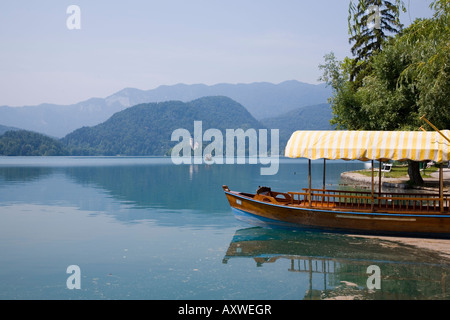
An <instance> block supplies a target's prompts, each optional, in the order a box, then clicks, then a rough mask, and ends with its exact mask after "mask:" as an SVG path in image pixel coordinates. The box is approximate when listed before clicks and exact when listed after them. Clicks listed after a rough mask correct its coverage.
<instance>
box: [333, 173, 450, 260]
mask: <svg viewBox="0 0 450 320" xmlns="http://www.w3.org/2000/svg"><path fill="white" fill-rule="evenodd" d="M358 171H359V170H358ZM443 175H444V192H449V193H450V169H449V168H444V169H443ZM341 178H342V180H344V181H345V182H348V184H349V185H353V186H358V187H363V188H371V183H372V178H371V177H367V176H365V175H363V174H360V173H357V172H356V171H349V172H343V173H342V174H341ZM423 180H424V182H425V184H424V185H423V186H410V185H409V184H408V181H409V177H408V176H405V177H402V178H381V186H382V188H390V189H392V188H397V189H401V190H406V189H414V190H423V191H431V192H438V190H439V172H433V173H432V174H431V178H423ZM374 185H376V186H377V187H378V174H377V175H376V176H374ZM356 236H357V237H363V238H377V239H380V240H384V241H390V242H395V243H401V244H404V245H409V246H413V247H416V248H417V249H418V250H429V251H431V252H435V253H437V254H438V255H439V256H440V257H441V259H443V261H449V262H450V240H449V239H433V238H409V237H395V236H394V237H392V236H364V235H356Z"/></svg>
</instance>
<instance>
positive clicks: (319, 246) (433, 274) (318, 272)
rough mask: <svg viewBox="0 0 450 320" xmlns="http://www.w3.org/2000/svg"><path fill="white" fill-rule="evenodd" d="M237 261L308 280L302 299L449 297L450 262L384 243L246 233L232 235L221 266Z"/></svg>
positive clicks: (339, 237) (256, 230)
mask: <svg viewBox="0 0 450 320" xmlns="http://www.w3.org/2000/svg"><path fill="white" fill-rule="evenodd" d="M237 257H241V258H242V257H246V258H251V259H253V260H254V261H255V266H256V267H264V266H265V265H266V264H271V263H277V264H283V265H286V266H287V271H288V272H292V273H298V274H303V275H305V276H307V277H308V280H309V287H308V288H307V291H306V293H305V296H304V297H302V298H303V299H377V300H378V299H396V300H398V299H448V298H450V291H449V290H447V288H449V285H450V279H449V276H450V261H448V260H446V259H443V258H442V257H441V256H440V255H439V254H437V253H436V252H434V251H431V250H428V249H419V248H416V247H413V246H408V245H405V244H400V243H396V242H392V241H388V240H384V239H383V238H372V239H365V238H359V237H353V236H346V235H340V234H326V233H307V232H297V233H293V232H291V231H282V230H270V229H263V228H249V229H242V230H238V231H236V234H235V237H234V239H233V241H232V242H231V243H230V246H229V248H228V250H227V253H226V256H225V258H224V260H223V262H224V263H228V261H229V260H230V259H232V258H237ZM372 265H375V266H377V267H379V270H380V281H381V282H380V289H373V288H371V287H369V286H368V281H372V280H373V278H370V277H372V276H374V274H373V273H372V272H371V271H370V270H368V268H369V267H370V266H372ZM370 283H372V282H370ZM370 283H369V284H370Z"/></svg>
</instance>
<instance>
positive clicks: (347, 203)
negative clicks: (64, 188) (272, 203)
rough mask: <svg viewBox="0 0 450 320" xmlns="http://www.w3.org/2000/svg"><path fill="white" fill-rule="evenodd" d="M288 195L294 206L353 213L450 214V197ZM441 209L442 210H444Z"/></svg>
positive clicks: (359, 193) (314, 192) (325, 192)
mask: <svg viewBox="0 0 450 320" xmlns="http://www.w3.org/2000/svg"><path fill="white" fill-rule="evenodd" d="M303 191H304V192H289V193H288V194H289V195H290V196H291V198H292V200H291V203H292V204H296V205H303V206H314V207H342V208H354V209H366V210H370V209H371V210H374V209H385V210H399V211H425V212H431V211H434V212H443V211H446V212H448V211H449V207H450V194H444V195H443V198H442V199H441V198H440V197H439V194H431V193H387V192H374V193H372V192H365V191H346V190H323V189H311V190H309V189H303ZM441 206H442V208H441Z"/></svg>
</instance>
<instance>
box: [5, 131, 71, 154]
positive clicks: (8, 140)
mask: <svg viewBox="0 0 450 320" xmlns="http://www.w3.org/2000/svg"><path fill="white" fill-rule="evenodd" d="M0 155H2V156H65V155H68V151H67V150H66V149H65V147H64V146H63V145H62V143H61V142H60V141H57V140H55V139H53V138H50V137H47V136H45V135H43V134H40V133H36V132H31V131H26V130H15V131H7V132H5V133H4V134H2V135H0Z"/></svg>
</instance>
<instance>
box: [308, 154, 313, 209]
mask: <svg viewBox="0 0 450 320" xmlns="http://www.w3.org/2000/svg"><path fill="white" fill-rule="evenodd" d="M308 172H309V174H308V176H309V178H308V180H309V190H308V193H309V195H308V198H309V201H308V202H309V206H310V207H311V200H312V199H311V159H308Z"/></svg>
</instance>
